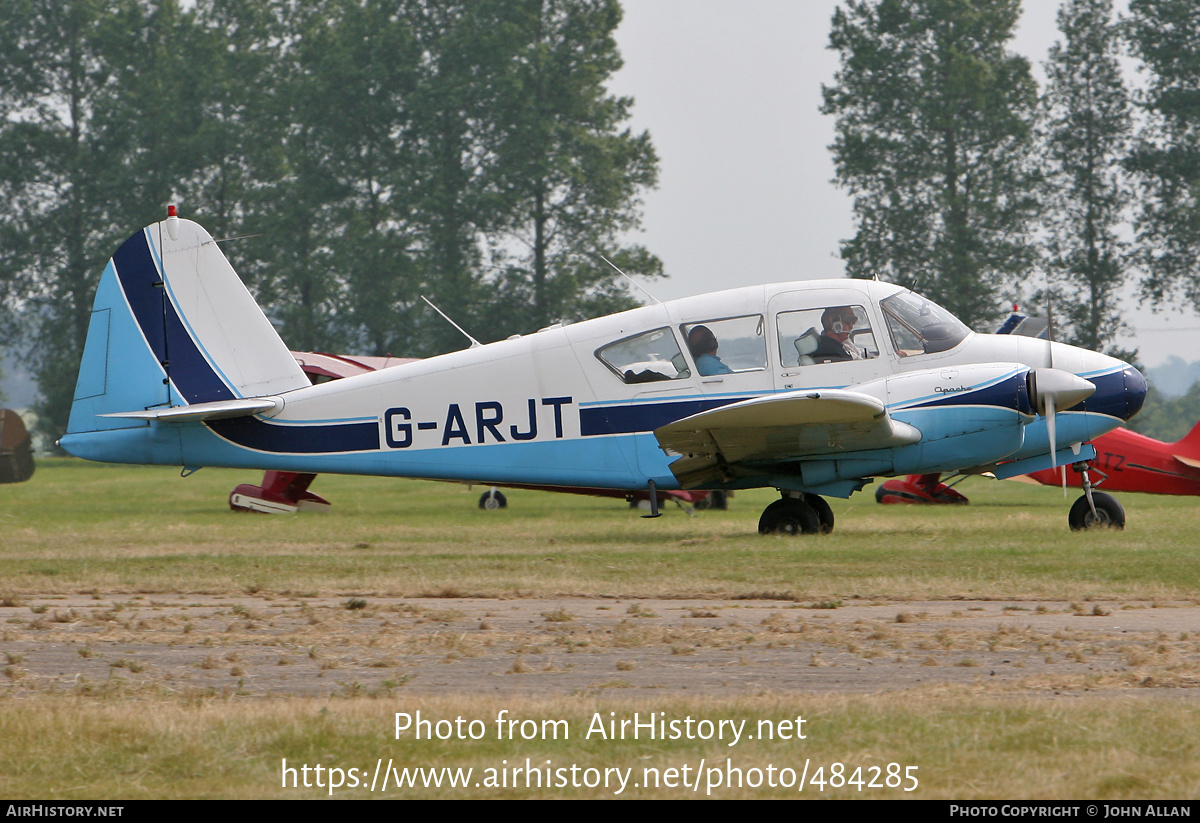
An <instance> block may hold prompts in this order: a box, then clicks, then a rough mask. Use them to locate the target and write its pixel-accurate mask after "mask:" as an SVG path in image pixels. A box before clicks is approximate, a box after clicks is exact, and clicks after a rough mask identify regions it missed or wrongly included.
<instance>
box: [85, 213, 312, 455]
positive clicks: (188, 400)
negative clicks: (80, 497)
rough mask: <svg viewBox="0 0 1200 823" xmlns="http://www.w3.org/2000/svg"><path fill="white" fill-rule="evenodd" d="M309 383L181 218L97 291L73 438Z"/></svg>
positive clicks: (164, 226) (199, 231)
mask: <svg viewBox="0 0 1200 823" xmlns="http://www.w3.org/2000/svg"><path fill="white" fill-rule="evenodd" d="M307 385H309V381H308V379H307V378H306V377H305V376H304V372H303V371H301V369H300V367H299V365H297V363H296V360H295V358H293V357H292V356H291V354H289V352H288V350H287V347H286V346H285V345H284V344H283V341H282V340H280V339H279V335H278V334H277V333H276V332H275V329H274V328H273V327H272V326H271V324H270V322H269V321H268V320H267V318H266V316H265V315H264V314H263V313H262V310H261V309H259V307H258V305H257V304H256V303H255V302H254V298H253V297H251V296H250V293H249V292H248V291H247V290H246V287H245V286H244V285H243V284H242V282H241V280H239V279H238V276H237V274H236V273H235V272H234V271H233V267H232V266H230V265H229V261H228V260H226V259H225V255H224V254H222V253H221V250H220V249H219V248H218V247H217V244H216V241H214V240H213V239H212V237H211V236H210V235H209V234H208V232H206V231H205V230H204V229H203V228H201V227H200V226H199V225H197V224H196V223H193V222H192V221H190V220H180V219H178V218H175V217H172V218H169V219H168V220H167V221H163V222H161V223H156V224H154V225H152V226H149V227H148V228H146V229H143V230H142V231H139V232H138V233H137V234H135V235H133V236H132V237H130V238H129V239H128V240H126V241H125V243H124V244H122V245H121V247H120V248H119V249H118V250H117V252H116V254H114V255H113V256H112V259H111V260H109V262H108V265H107V266H106V267H105V269H104V274H103V275H102V276H101V278H100V285H99V286H98V287H97V290H96V300H95V304H94V305H93V308H92V319H91V324H90V326H89V327H88V336H87V343H86V345H85V347H84V352H83V359H82V362H81V364H80V370H79V379H78V382H77V384H76V388H75V402H74V404H73V405H72V407H71V418H70V422H69V424H68V427H67V432H68V437H66V438H64V439H63V445H64V446H65V447H66V448H68V450H70V448H71V439H70V437H69V435H71V434H75V433H83V432H98V431H110V430H114V429H130V428H139V427H141V428H144V427H146V426H147V423H146V422H145V421H143V420H137V419H128V418H112V417H103V416H102V415H106V414H114V413H121V412H133V411H140V410H145V409H155V408H166V407H171V406H180V405H188V404H192V403H205V402H210V401H216V400H232V399H235V398H244V397H262V396H264V395H273V394H279V393H281V392H286V391H290V390H292V389H297V388H302V387H304V386H307Z"/></svg>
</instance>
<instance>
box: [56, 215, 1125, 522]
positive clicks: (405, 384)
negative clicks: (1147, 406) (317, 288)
mask: <svg viewBox="0 0 1200 823" xmlns="http://www.w3.org/2000/svg"><path fill="white" fill-rule="evenodd" d="M169 214H170V215H171V216H169V217H168V218H167V219H166V220H164V221H162V222H160V223H156V224H154V225H151V226H149V227H148V228H146V229H144V230H142V231H139V232H138V233H137V234H135V235H133V237H131V238H130V239H129V240H127V241H126V242H125V243H124V244H123V245H122V246H121V248H120V249H118V250H117V252H116V254H114V255H113V257H112V259H111V261H110V262H109V264H108V266H107V267H106V268H105V270H104V274H103V276H102V277H101V280H100V284H99V287H98V289H97V293H96V301H95V306H94V309H93V313H92V319H91V325H90V327H89V330H88V337H87V343H86V346H85V349H84V353H83V360H82V363H81V365H80V373H79V381H78V385H77V387H76V390H75V402H74V405H73V406H72V410H71V417H70V422H69V425H68V433H67V434H66V435H65V436H64V437H63V438H62V441H61V442H62V446H63V447H64V448H65V449H67V451H69V452H71V453H72V454H75V455H78V456H79V457H84V458H88V459H91V460H101V461H111V462H124V463H152V464H162V465H177V466H183V467H185V469H186V470H192V469H196V468H199V467H202V466H222V467H234V468H247V469H273V470H278V471H293V472H335V473H343V474H370V475H385V476H404V477H418V478H428V479H436V480H456V481H466V482H473V483H479V484H488V485H512V486H522V485H529V486H563V487H594V488H609V489H624V490H629V491H633V490H647V491H649V492H650V497H651V500H656V499H657V498H656V495H655V494H654V492H655V490H656V489H744V488H753V487H760V486H771V487H774V488H776V489H778V490H779V491H780V494H781V497H780V499H779V500H777V501H775V502H774V503H772V504H771V505H770V506H768V507H767V508H766V510H765V511H764V512H763V514H762V517H761V519H760V521H759V531H760V532H762V533H764V534H766V533H775V532H783V533H820V532H828V531H830V530H831V529H832V528H833V513H832V511H831V510H830V507H829V505H828V503H827V502H825V500H824V499H823V496H833V497H849V496H850V494H852V493H853V492H855V491H857V490H859V489H861V488H862V487H863V486H864V485H866V483H868V482H869V481H870V479H871V478H873V477H875V476H894V475H899V474H912V473H927V472H947V471H992V472H994V473H996V474H997V475H998V476H1009V475H1015V474H1022V473H1028V472H1031V471H1036V470H1038V469H1042V468H1046V467H1050V466H1052V465H1060V464H1063V463H1064V462H1065V463H1071V464H1086V463H1087V461H1089V460H1091V459H1093V458H1094V457H1095V450H1094V449H1093V448H1092V447H1091V446H1090V445H1088V444H1087V441H1089V440H1091V439H1092V438H1094V437H1097V436H1099V435H1101V434H1103V433H1104V432H1107V431H1109V430H1111V429H1113V428H1115V427H1116V426H1118V425H1119V424H1120V423H1121V422H1122V421H1124V420H1128V419H1129V418H1130V417H1132V416H1133V415H1134V414H1136V413H1137V411H1138V409H1139V408H1140V407H1141V405H1142V400H1143V398H1144V397H1145V393H1146V382H1145V380H1144V379H1143V377H1142V375H1141V374H1140V373H1139V372H1138V371H1137V370H1136V369H1134V368H1133V367H1132V366H1130V365H1128V364H1126V363H1123V362H1121V361H1119V360H1116V359H1113V358H1111V357H1108V356H1105V355H1101V354H1095V353H1093V352H1088V351H1084V350H1082V349H1077V348H1073V347H1071V346H1066V345H1063V344H1059V343H1048V342H1046V341H1041V340H1036V339H1030V338H1023V337H1016V338H1014V337H1009V336H1000V337H997V336H991V335H979V334H974V333H972V332H971V331H970V330H969V329H967V327H966V326H964V325H963V324H962V323H960V322H959V321H958V320H957V319H955V318H954V317H953V316H952V315H951V314H950V313H948V312H947V311H945V310H944V309H942V308H940V307H938V306H937V305H935V304H933V303H931V302H930V301H928V300H926V299H924V298H922V297H920V296H918V295H916V294H914V293H912V292H910V291H907V290H905V289H903V288H900V287H899V286H894V285H889V284H885V283H878V282H871V281H863V280H826V281H811V282H796V283H783V284H778V285H770V286H748V287H745V288H740V289H733V290H730V291H724V292H719V293H716V294H707V295H701V296H697V297H691V298H685V299H681V300H675V301H671V302H669V303H662V304H657V305H649V306H644V307H642V308H638V309H633V310H631V311H626V312H622V313H620V314H615V315H611V316H608V317H600V318H597V319H594V320H588V321H584V322H580V323H575V324H573V325H567V326H553V327H550V328H547V329H543V330H541V331H539V332H537V333H536V334H530V335H526V336H523V337H514V338H511V339H508V340H502V341H499V342H496V343H492V344H489V345H486V346H477V347H472V348H469V349H465V350H463V351H458V352H453V353H450V354H444V355H440V356H438V357H431V358H428V359H425V360H420V361H417V362H413V363H407V364H403V365H399V366H395V367H394V368H389V369H383V370H379V371H374V372H369V373H365V374H362V375H358V376H355V377H347V378H345V379H342V380H337V381H333V382H329V383H324V384H320V385H311V384H310V382H309V380H308V378H307V377H305V375H304V372H303V371H302V370H301V368H300V366H299V365H298V364H297V363H296V360H295V358H293V357H292V355H291V354H289V353H288V349H287V347H286V346H285V345H284V344H283V342H282V341H281V340H280V339H279V336H278V335H277V334H276V332H275V330H274V329H273V328H272V326H271V324H270V322H269V321H268V320H267V318H266V317H265V316H264V315H263V313H262V311H261V310H260V309H259V307H258V306H257V305H256V304H255V302H254V299H253V298H252V297H251V296H250V293H249V292H248V291H247V290H246V288H245V286H243V285H242V283H241V281H240V280H239V279H238V277H237V275H236V274H235V273H234V271H233V269H232V267H231V266H230V265H229V263H228V261H227V260H226V259H225V257H224V255H223V254H222V253H221V251H220V249H219V248H218V247H217V244H216V242H215V241H214V240H213V239H212V237H210V236H209V234H208V233H207V232H206V231H205V230H204V229H202V228H201V227H200V226H199V225H197V224H196V223H193V222H191V221H188V220H182V219H180V218H178V217H177V216H175V215H174V214H173V209H172V212H169ZM1000 464H1003V465H1002V466H1001V465H1000ZM1083 477H1084V479H1085V485H1084V491H1085V498H1083V499H1090V495H1091V488H1090V484H1089V483H1088V482H1087V480H1086V478H1087V474H1086V470H1085V471H1084V472H1083ZM1089 505H1090V504H1089ZM652 514H657V511H654V512H652ZM1092 514H1093V515H1095V514H1096V513H1095V509H1094V508H1093V509H1092Z"/></svg>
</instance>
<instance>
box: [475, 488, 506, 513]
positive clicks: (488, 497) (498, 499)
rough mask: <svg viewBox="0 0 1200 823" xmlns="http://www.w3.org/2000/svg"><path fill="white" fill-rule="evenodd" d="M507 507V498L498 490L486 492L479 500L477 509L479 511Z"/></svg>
mask: <svg viewBox="0 0 1200 823" xmlns="http://www.w3.org/2000/svg"><path fill="white" fill-rule="evenodd" d="M507 507H508V498H506V497H505V496H504V493H503V492H501V491H499V490H498V489H492V490H491V491H486V492H484V493H483V496H482V497H480V498H479V508H481V509H503V508H507Z"/></svg>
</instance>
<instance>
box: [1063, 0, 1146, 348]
mask: <svg viewBox="0 0 1200 823" xmlns="http://www.w3.org/2000/svg"><path fill="white" fill-rule="evenodd" d="M1058 27H1059V30H1060V31H1061V32H1062V33H1063V35H1064V37H1065V42H1058V43H1055V44H1054V46H1052V47H1051V49H1050V60H1049V62H1048V63H1047V64H1046V74H1047V86H1046V92H1045V95H1044V96H1043V99H1042V102H1043V114H1044V117H1045V128H1044V133H1043V135H1042V138H1043V140H1044V145H1045V150H1044V151H1043V152H1042V158H1043V161H1044V164H1045V166H1044V174H1045V177H1044V183H1045V186H1046V188H1045V191H1046V196H1045V198H1044V201H1043V203H1044V205H1045V206H1047V208H1046V220H1045V222H1044V225H1045V227H1046V229H1047V233H1048V243H1047V251H1048V254H1047V257H1046V266H1047V270H1048V272H1049V274H1050V276H1051V283H1052V288H1053V291H1054V292H1055V297H1056V299H1055V314H1056V317H1057V318H1059V319H1060V320H1061V321H1064V322H1062V324H1061V327H1060V328H1061V329H1062V331H1063V334H1062V335H1061V336H1062V337H1063V338H1064V339H1066V340H1067V341H1068V342H1071V343H1074V344H1076V345H1079V346H1083V347H1084V348H1088V349H1092V350H1094V351H1099V350H1101V349H1105V348H1108V349H1111V348H1112V347H1113V345H1114V341H1115V339H1116V336H1117V335H1118V334H1119V333H1120V332H1121V331H1122V330H1123V329H1124V324H1123V323H1122V322H1121V311H1120V306H1119V294H1118V291H1119V290H1120V287H1121V285H1122V284H1123V283H1124V280H1125V270H1126V259H1125V257H1126V254H1125V248H1124V245H1125V244H1124V243H1122V242H1121V240H1120V239H1119V235H1118V232H1119V230H1120V228H1121V226H1122V224H1123V222H1124V220H1125V211H1126V208H1127V207H1128V204H1129V199H1130V197H1129V191H1128V186H1127V183H1126V180H1125V174H1124V172H1123V171H1122V169H1121V163H1122V161H1123V160H1124V159H1125V157H1126V155H1127V152H1128V148H1129V138H1130V131H1131V119H1130V103H1129V94H1128V92H1127V91H1126V89H1125V84H1124V81H1123V80H1122V78H1121V68H1120V65H1119V63H1118V58H1119V56H1120V40H1119V36H1118V32H1117V28H1116V26H1115V24H1114V22H1113V19H1112V2H1111V0H1068V2H1066V3H1064V4H1063V6H1062V7H1061V8H1060V9H1059V12H1058Z"/></svg>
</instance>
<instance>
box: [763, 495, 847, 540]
mask: <svg viewBox="0 0 1200 823" xmlns="http://www.w3.org/2000/svg"><path fill="white" fill-rule="evenodd" d="M818 499H819V498H818ZM821 502H824V501H821ZM830 516H831V517H832V515H830ZM821 532H822V528H821V518H820V517H819V516H818V514H817V511H816V509H814V508H813V507H812V506H810V505H809V504H808V503H806V502H805V501H804V500H802V499H800V498H799V497H783V498H780V499H779V500H776V501H775V502H774V503H772V504H771V505H769V506H767V508H766V510H765V511H763V513H762V517H760V518H759V519H758V533H759V534H820V533H821Z"/></svg>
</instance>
